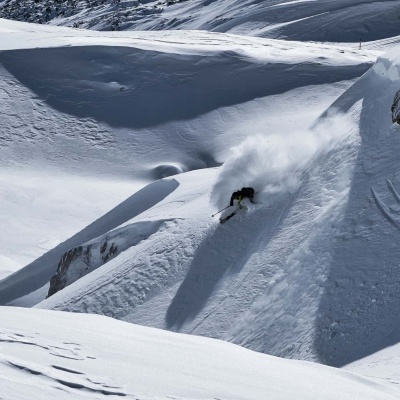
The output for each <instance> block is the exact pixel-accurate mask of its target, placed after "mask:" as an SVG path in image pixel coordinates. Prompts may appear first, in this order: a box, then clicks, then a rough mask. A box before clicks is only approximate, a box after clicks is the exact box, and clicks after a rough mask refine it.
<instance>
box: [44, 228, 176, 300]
mask: <svg viewBox="0 0 400 400" xmlns="http://www.w3.org/2000/svg"><path fill="white" fill-rule="evenodd" d="M166 221H168V220H160V221H142V222H137V223H134V224H128V225H125V226H123V227H120V228H116V229H114V230H112V231H110V232H108V233H107V234H105V235H103V236H100V237H98V238H96V239H93V240H91V241H90V242H87V243H83V244H81V245H80V246H78V247H75V248H73V249H71V250H69V251H68V252H66V253H65V254H64V255H63V256H62V257H61V260H60V262H59V264H58V267H57V273H56V274H55V275H54V276H53V277H52V278H51V280H50V288H49V293H48V296H49V297H50V296H51V295H53V294H54V293H57V292H58V291H59V290H62V289H64V288H65V287H66V286H68V285H70V284H71V283H73V282H75V281H76V280H78V279H80V278H82V277H83V276H85V275H87V274H89V273H91V272H92V271H94V270H95V269H97V268H99V267H100V266H101V265H103V264H105V263H107V262H108V261H110V260H111V259H112V258H114V257H117V256H118V255H119V254H120V253H121V252H123V251H125V250H127V249H129V247H131V246H136V245H137V244H138V243H140V242H141V241H142V240H146V239H147V238H148V237H149V236H151V235H153V234H154V233H155V232H157V231H158V229H159V228H160V226H161V225H162V224H163V223H164V222H166Z"/></svg>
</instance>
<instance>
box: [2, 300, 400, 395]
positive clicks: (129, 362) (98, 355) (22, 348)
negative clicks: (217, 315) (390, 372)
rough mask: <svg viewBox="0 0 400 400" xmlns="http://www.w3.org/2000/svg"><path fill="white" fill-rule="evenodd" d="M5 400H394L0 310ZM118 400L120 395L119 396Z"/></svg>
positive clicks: (69, 319)
mask: <svg viewBox="0 0 400 400" xmlns="http://www.w3.org/2000/svg"><path fill="white" fill-rule="evenodd" d="M0 311H1V314H2V326H1V332H0V342H1V344H2V346H1V353H0V386H1V394H2V396H4V397H5V398H7V399H8V400H13V399H18V400H21V399H24V400H25V399H26V400H28V399H31V398H32V393H34V394H35V396H36V398H40V399H42V400H45V399H54V398H58V399H71V398H74V399H80V398H85V399H87V398H96V399H98V398H103V396H106V395H109V396H110V397H112V398H116V397H114V396H123V397H125V398H127V399H132V400H133V399H135V400H166V399H187V400H189V399H193V400H194V399H196V400H206V399H207V400H208V399H230V400H240V399H246V400H265V399H269V400H287V399H297V400H321V399H324V400H339V399H340V400H365V399H368V400H394V399H396V398H398V396H399V391H398V390H396V389H393V388H391V387H388V386H385V385H382V384H378V383H375V382H373V381H371V380H369V379H367V378H363V377H361V376H360V375H356V374H353V373H351V372H348V371H340V370H336V369H334V368H329V367H325V366H322V365H318V364H313V363H308V362H298V361H291V360H284V359H279V358H275V357H271V356H268V355H264V354H260V353H256V352H253V351H249V350H246V349H244V348H241V347H239V346H235V345H233V344H230V343H226V342H221V341H218V340H214V339H208V338H200V337H197V336H189V335H181V334H176V333H171V332H165V331H162V330H157V329H152V328H145V327H141V326H137V325H132V324H128V323H125V322H121V321H116V320H113V319H111V318H106V317H103V316H97V315H96V316H95V315H88V314H84V315H82V314H74V313H61V312H55V311H51V312H49V311H44V310H33V309H18V308H11V307H10V308H8V307H7V308H1V309H0ZM113 395H114V396H113Z"/></svg>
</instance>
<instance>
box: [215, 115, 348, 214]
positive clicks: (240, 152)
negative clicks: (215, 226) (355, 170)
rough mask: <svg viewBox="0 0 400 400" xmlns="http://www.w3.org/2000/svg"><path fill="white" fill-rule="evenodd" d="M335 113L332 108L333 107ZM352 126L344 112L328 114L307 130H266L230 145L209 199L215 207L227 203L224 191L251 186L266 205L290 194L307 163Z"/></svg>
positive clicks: (335, 142)
mask: <svg viewBox="0 0 400 400" xmlns="http://www.w3.org/2000/svg"><path fill="white" fill-rule="evenodd" d="M332 112H333V113H334V111H332ZM352 129H354V127H353V122H352V121H351V120H350V119H349V118H346V116H344V115H340V114H337V115H331V116H328V117H327V118H325V119H324V120H323V121H322V122H320V123H319V124H318V125H316V126H314V127H313V128H310V129H309V130H308V131H304V132H301V131H297V130H296V129H293V131H291V132H287V133H286V132H285V133H284V134H283V133H281V134H280V135H278V134H274V133H273V132H271V133H269V132H267V133H266V134H265V135H264V136H255V137H251V138H249V139H247V140H246V141H245V142H244V143H242V144H241V145H240V146H238V147H235V148H234V149H232V152H231V153H232V154H231V155H230V157H229V158H228V159H227V161H226V162H225V163H224V165H223V166H222V168H221V171H220V174H219V176H218V180H217V181H216V183H215V184H214V188H213V192H212V194H211V199H212V202H213V204H214V205H215V206H216V207H217V208H223V207H224V206H226V204H227V200H228V196H227V193H233V192H234V191H236V190H239V189H241V187H242V186H250V187H253V188H254V189H255V191H256V196H255V201H256V202H257V203H263V204H265V205H267V206H271V205H274V204H275V203H277V202H279V200H280V199H282V198H283V197H285V196H287V195H288V194H293V193H294V192H295V191H296V190H297V189H298V187H299V186H300V185H301V182H302V181H303V180H304V179H307V173H305V171H306V167H307V165H309V164H310V163H311V162H312V161H315V160H316V159H317V158H318V157H323V156H324V155H326V154H328V153H329V152H330V151H331V150H332V149H334V147H335V145H337V144H339V143H340V142H341V141H342V140H343V138H345V137H346V136H347V135H348V133H349V132H350V131H351V130H352Z"/></svg>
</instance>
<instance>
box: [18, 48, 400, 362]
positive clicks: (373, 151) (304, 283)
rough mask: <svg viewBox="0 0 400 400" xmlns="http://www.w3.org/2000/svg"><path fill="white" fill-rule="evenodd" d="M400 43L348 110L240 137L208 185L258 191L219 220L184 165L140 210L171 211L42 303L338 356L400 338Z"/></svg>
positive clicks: (351, 97)
mask: <svg viewBox="0 0 400 400" xmlns="http://www.w3.org/2000/svg"><path fill="white" fill-rule="evenodd" d="M398 54H399V52H398V50H396V51H395V50H393V51H392V52H389V53H388V54H387V55H386V56H384V57H381V58H379V59H378V62H377V63H376V65H375V66H374V68H373V69H372V70H371V71H369V72H368V73H367V74H365V75H364V76H363V77H362V78H361V79H360V80H358V81H357V82H356V83H355V84H354V85H353V86H352V87H351V88H350V89H349V90H348V91H346V92H345V94H343V95H342V96H341V97H340V98H339V99H338V100H337V101H336V102H335V104H334V105H333V106H332V107H331V108H330V110H329V111H330V113H331V114H332V112H333V110H336V112H337V111H340V112H341V113H343V114H344V115H343V114H342V115H341V114H336V115H335V114H333V115H330V114H329V113H327V114H326V115H324V116H322V117H321V118H320V119H319V120H318V121H317V123H316V124H315V126H314V127H313V128H312V129H310V130H308V131H305V132H304V131H295V132H293V133H291V134H290V133H286V135H284V133H282V132H281V133H280V135H274V134H269V135H268V134H265V135H264V136H260V137H256V138H255V139H250V140H249V141H247V142H245V143H244V144H243V145H242V146H241V147H239V148H238V149H237V150H235V151H234V153H233V154H232V158H228V161H227V162H226V163H225V164H224V166H223V167H222V169H221V170H220V171H218V179H219V180H218V181H217V185H216V186H215V188H214V190H213V192H212V199H213V201H215V202H216V204H220V203H219V202H220V201H223V199H224V196H226V197H225V199H226V201H227V200H228V197H229V194H230V193H229V192H227V190H226V188H234V187H238V184H239V183H241V184H243V185H254V186H255V187H256V189H257V190H258V197H257V199H258V201H259V204H258V205H255V206H254V207H253V208H250V209H249V210H248V212H243V213H241V214H239V215H238V216H237V217H235V218H234V219H232V220H231V221H229V223H227V224H225V225H222V226H220V225H219V224H218V223H213V222H212V219H211V218H210V217H209V215H210V214H211V213H212V211H213V208H212V207H210V206H209V205H208V204H207V200H206V199H207V197H208V193H210V192H209V188H208V185H209V182H210V181H211V179H212V178H211V176H210V175H209V172H207V171H198V172H192V173H190V174H184V175H180V176H179V178H178V177H177V179H178V180H179V182H180V186H179V188H178V189H177V190H175V191H174V192H173V193H172V194H171V195H170V196H169V197H168V198H167V199H165V200H164V203H161V204H160V206H161V207H162V208H161V209H160V208H158V209H155V210H153V209H150V210H148V211H147V212H145V213H144V214H141V215H139V216H138V217H136V219H134V220H133V221H132V222H135V221H144V220H148V219H159V218H161V216H164V217H165V216H168V217H169V218H170V217H173V218H174V219H175V222H174V223H172V224H168V225H166V226H165V231H164V232H162V234H160V235H159V236H155V235H153V236H152V237H151V238H152V239H151V240H146V241H144V242H142V243H141V244H139V245H138V246H136V247H133V248H131V249H129V250H127V251H126V252H124V253H122V254H121V255H120V256H118V257H116V258H115V259H113V260H112V261H111V262H109V263H108V264H105V265H104V266H102V267H100V268H99V269H97V270H96V271H95V272H93V273H92V274H89V275H87V276H85V277H84V278H82V279H81V280H79V281H77V282H75V283H74V284H72V285H71V286H69V287H67V288H66V289H64V290H63V291H61V292H59V293H57V294H56V295H54V296H53V297H51V298H49V299H48V300H46V301H44V302H42V303H40V304H39V305H38V307H42V308H53V309H60V310H68V311H85V312H95V313H100V314H106V315H111V316H114V317H117V318H120V319H124V320H127V321H130V322H135V323H140V324H145V325H150V326H155V327H161V328H166V329H172V330H177V331H180V332H187V333H194V334H200V335H207V336H213V337H218V338H223V339H226V340H229V341H232V342H235V343H238V344H241V345H243V346H246V347H249V348H251V349H254V350H258V351H262V352H265V353H270V354H275V355H279V356H283V357H289V358H292V357H293V358H302V359H310V360H318V361H321V362H323V363H327V364H331V365H337V366H341V365H344V364H348V363H349V362H352V361H354V360H356V359H359V358H361V357H363V356H366V355H368V354H371V353H373V352H376V351H377V350H380V349H382V348H384V347H386V346H388V345H390V344H393V343H396V342H398V341H399V337H398V334H397V333H396V332H397V330H396V327H397V325H398V321H397V318H396V315H397V314H396V308H397V304H398V301H399V298H398V296H399V295H398V293H399V291H398V279H397V275H398V274H397V266H398V261H397V260H398V255H397V252H396V249H397V246H396V242H397V236H398V226H397V225H398V216H397V214H398V210H397V208H398V207H397V202H398V199H399V198H400V196H399V195H398V192H399V191H398V190H397V189H396V186H397V180H398V162H397V154H398V150H399V149H398V146H399V128H398V126H392V122H391V116H390V106H391V103H392V100H393V96H394V94H395V92H396V91H397V90H398V84H399V67H398V66H399V64H400V63H399V61H398V57H399V56H398ZM282 135H284V136H282ZM297 136H299V137H300V140H299V139H298V137H297ZM301 142H303V143H301ZM310 144H311V145H312V146H311V148H312V151H311V152H310V150H309V149H310ZM235 167H236V168H235ZM210 172H211V171H210ZM215 172H217V171H215ZM277 177H278V178H279V179H277ZM200 179H202V180H203V182H202V186H200V188H198V187H196V188H194V187H193V183H194V182H195V181H198V180H200ZM214 179H215V178H214ZM387 180H389V181H388V183H389V186H388V189H386V187H387ZM282 181H283V182H285V184H282V183H281V182H282ZM257 185H258V186H257ZM199 194H201V195H202V196H200V197H199ZM188 196H189V199H188ZM220 199H222V200H220ZM167 201H169V202H171V203H170V204H169V205H168V204H167ZM172 202H173V203H172ZM176 202H181V205H180V206H179V207H176V206H175V204H176ZM172 204H174V206H172ZM221 204H222V203H221ZM214 210H215V208H214ZM16 304H18V303H16Z"/></svg>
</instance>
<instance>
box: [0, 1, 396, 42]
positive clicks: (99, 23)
mask: <svg viewBox="0 0 400 400" xmlns="http://www.w3.org/2000/svg"><path fill="white" fill-rule="evenodd" d="M399 16H400V6H399V4H398V3H397V1H393V0H386V1H376V0H318V1H289V0H184V1H183V0H161V1H160V0H156V1H152V0H141V1H137V0H133V1H131V0H119V1H113V0H106V1H105V0H97V1H96V2H87V1H79V0H62V1H60V0H57V1H55V0H48V1H46V2H37V1H34V0H23V1H21V0H18V1H13V0H11V1H3V2H0V17H2V18H10V19H17V20H19V21H29V22H39V23H51V24H55V25H66V26H74V27H80V28H89V29H95V30H147V31H149V30H162V31H165V30H170V29H186V30H187V29H190V30H193V29H199V30H206V31H216V32H229V33H239V34H244V35H251V36H262V37H270V38H281V39H290V40H301V41H304V40H309V41H322V42H323V41H331V42H358V41H359V40H360V39H361V40H362V41H363V42H366V41H371V40H377V39H385V38H389V37H392V36H396V35H399V33H400V32H399V27H398V18H399Z"/></svg>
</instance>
